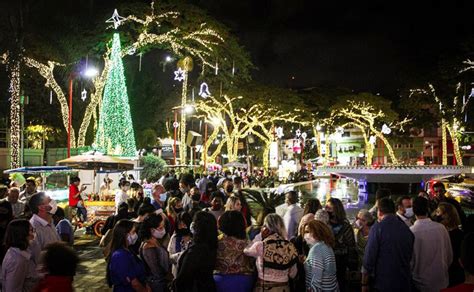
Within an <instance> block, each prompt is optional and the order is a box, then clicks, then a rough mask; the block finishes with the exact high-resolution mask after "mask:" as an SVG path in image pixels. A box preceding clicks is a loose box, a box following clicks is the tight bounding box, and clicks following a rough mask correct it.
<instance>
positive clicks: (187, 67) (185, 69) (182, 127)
mask: <svg viewBox="0 0 474 292" xmlns="http://www.w3.org/2000/svg"><path fill="white" fill-rule="evenodd" d="M192 70H193V59H191V57H185V58H183V59H181V60H179V61H178V70H176V71H175V72H174V75H175V76H174V80H177V81H180V82H183V88H182V91H181V121H180V124H179V162H180V164H186V156H187V155H186V154H187V153H186V152H187V149H186V105H187V102H188V101H187V96H188V75H189V72H191V71H192Z"/></svg>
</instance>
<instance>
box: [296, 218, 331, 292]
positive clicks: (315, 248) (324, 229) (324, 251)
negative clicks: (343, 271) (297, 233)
mask: <svg viewBox="0 0 474 292" xmlns="http://www.w3.org/2000/svg"><path fill="white" fill-rule="evenodd" d="M304 240H305V241H306V243H307V244H308V245H309V246H310V247H311V249H310V250H309V253H308V257H307V258H306V261H305V262H304V269H305V273H306V291H328V292H329V291H339V287H338V284H337V277H336V258H335V256H334V251H333V247H334V246H335V240H334V235H333V234H332V231H331V229H329V227H328V226H327V225H326V224H324V223H323V222H321V221H317V220H313V221H310V222H309V223H308V224H306V225H305V230H304Z"/></svg>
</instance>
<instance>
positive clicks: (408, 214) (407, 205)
mask: <svg viewBox="0 0 474 292" xmlns="http://www.w3.org/2000/svg"><path fill="white" fill-rule="evenodd" d="M397 209H398V210H397V216H398V217H399V218H400V219H401V220H402V221H403V222H405V224H406V225H407V226H408V227H410V226H412V225H413V221H414V220H413V219H414V218H413V216H414V214H413V208H412V202H411V198H410V197H409V196H401V197H399V198H398V199H397Z"/></svg>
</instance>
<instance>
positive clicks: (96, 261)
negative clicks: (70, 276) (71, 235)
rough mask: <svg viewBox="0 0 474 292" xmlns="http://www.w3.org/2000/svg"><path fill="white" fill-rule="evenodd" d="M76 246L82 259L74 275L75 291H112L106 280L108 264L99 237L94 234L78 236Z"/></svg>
mask: <svg viewBox="0 0 474 292" xmlns="http://www.w3.org/2000/svg"><path fill="white" fill-rule="evenodd" d="M74 248H75V249H76V251H77V252H78V255H79V259H80V263H79V267H78V269H77V273H76V276H75V277H74V288H75V291H76V292H86V291H112V289H110V288H109V286H108V285H107V282H106V280H105V267H106V264H105V259H104V256H103V255H102V249H101V248H100V247H99V239H98V238H97V237H96V236H92V235H82V236H81V237H76V240H75V242H74Z"/></svg>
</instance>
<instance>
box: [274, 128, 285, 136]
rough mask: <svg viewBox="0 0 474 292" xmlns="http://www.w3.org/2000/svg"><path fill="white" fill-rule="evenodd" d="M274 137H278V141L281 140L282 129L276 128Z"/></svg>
mask: <svg viewBox="0 0 474 292" xmlns="http://www.w3.org/2000/svg"><path fill="white" fill-rule="evenodd" d="M276 136H277V137H278V139H281V138H283V136H284V134H283V127H278V128H276Z"/></svg>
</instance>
